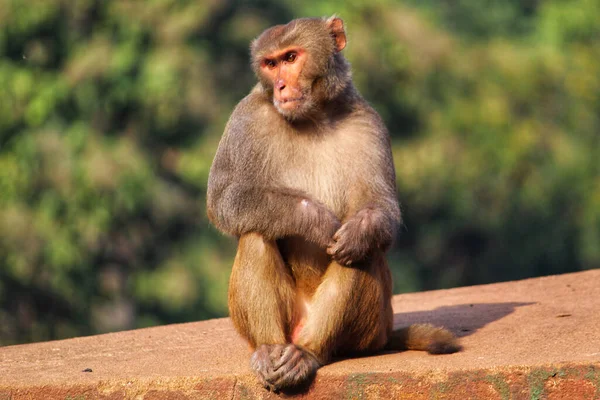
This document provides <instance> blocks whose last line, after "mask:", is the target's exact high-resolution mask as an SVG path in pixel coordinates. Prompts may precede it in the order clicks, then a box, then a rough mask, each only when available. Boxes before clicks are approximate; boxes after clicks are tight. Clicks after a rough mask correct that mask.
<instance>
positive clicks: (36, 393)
mask: <svg viewBox="0 0 600 400" xmlns="http://www.w3.org/2000/svg"><path fill="white" fill-rule="evenodd" d="M394 310H395V313H396V315H395V323H396V325H397V326H404V325H408V324H411V323H416V322H431V323H434V324H439V325H444V326H447V327H449V328H450V329H451V330H453V331H454V332H456V333H457V334H458V335H459V336H461V342H462V344H463V346H464V350H463V351H462V352H460V353H457V354H452V355H444V356H431V355H427V354H425V353H422V352H414V351H407V352H401V353H387V354H378V355H374V356H371V357H363V358H356V359H347V360H338V361H336V362H334V363H333V364H331V365H328V366H326V367H324V368H322V369H320V370H319V373H318V374H317V378H316V380H315V382H314V384H313V385H312V387H311V388H310V390H309V391H308V392H307V393H303V394H300V395H297V396H296V397H297V398H310V399H332V398H347V399H355V398H356V399H380V398H381V399H392V398H393V399H416V400H418V399H460V400H464V399H573V400H577V399H585V400H588V399H600V312H599V310H600V270H593V271H586V272H580V273H574V274H566V275H559V276H551V277H544V278H536V279H529V280H524V281H517V282H506V283H499V284H492V285H483V286H474V287H466V288H456V289H449V290H439V291H432V292H423V293H412V294H405V295H400V296H396V297H395V298H394ZM249 355H250V352H249V349H248V346H247V345H246V344H245V343H244V342H243V341H242V340H241V339H240V338H239V337H238V336H237V335H236V333H235V331H234V330H233V327H232V326H231V323H230V321H229V320H228V319H217V320H211V321H204V322H197V323H189V324H180V325H169V326H162V327H156V328H148V329H140V330H136V331H129V332H120V333H113V334H107V335H99V336H90V337H81V338H75V339H69V340H62V341H54V342H45V343H35V344H29V345H21V346H9V347H3V348H0V400H5V399H6V400H8V399H10V400H16V399H49V400H52V399H60V400H66V399H72V400H76V399H77V400H83V399H123V398H131V399H134V398H135V399H221V398H224V399H270V398H273V399H281V398H287V397H289V396H286V395H275V394H272V393H269V392H267V391H265V390H264V389H263V388H262V387H260V386H259V385H258V384H257V383H256V381H255V378H254V376H253V375H252V373H251V372H250V370H249V367H248V358H249ZM87 368H90V369H91V370H92V372H82V371H84V370H85V369H87Z"/></svg>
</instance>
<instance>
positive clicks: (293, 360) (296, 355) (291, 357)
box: [273, 345, 303, 374]
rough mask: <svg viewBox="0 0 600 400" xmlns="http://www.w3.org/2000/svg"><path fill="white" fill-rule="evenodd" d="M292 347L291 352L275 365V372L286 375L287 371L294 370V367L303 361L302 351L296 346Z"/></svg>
mask: <svg viewBox="0 0 600 400" xmlns="http://www.w3.org/2000/svg"><path fill="white" fill-rule="evenodd" d="M290 347H291V351H290V352H289V353H288V354H286V355H285V357H282V358H281V360H279V362H277V363H276V364H275V366H274V368H273V370H274V371H275V372H279V371H280V370H281V373H282V374H285V373H286V372H287V371H289V370H290V369H291V368H293V366H294V365H296V364H298V363H299V362H300V361H302V355H303V354H302V351H301V350H299V349H298V348H296V347H295V346H294V345H291V346H290Z"/></svg>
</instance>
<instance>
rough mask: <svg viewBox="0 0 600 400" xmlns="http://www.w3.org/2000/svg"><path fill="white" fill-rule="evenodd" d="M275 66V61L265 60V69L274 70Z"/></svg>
mask: <svg viewBox="0 0 600 400" xmlns="http://www.w3.org/2000/svg"><path fill="white" fill-rule="evenodd" d="M276 65H277V63H276V62H275V60H270V59H266V60H265V67H267V68H269V69H273V68H275V66H276Z"/></svg>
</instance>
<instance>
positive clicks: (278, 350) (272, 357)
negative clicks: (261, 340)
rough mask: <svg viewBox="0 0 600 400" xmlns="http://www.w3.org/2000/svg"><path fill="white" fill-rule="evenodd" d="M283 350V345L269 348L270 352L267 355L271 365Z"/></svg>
mask: <svg viewBox="0 0 600 400" xmlns="http://www.w3.org/2000/svg"><path fill="white" fill-rule="evenodd" d="M284 349H285V346H284V345H283V344H276V345H273V346H271V351H270V353H269V357H270V360H271V363H272V362H273V360H277V359H279V358H280V357H281V353H283V351H284Z"/></svg>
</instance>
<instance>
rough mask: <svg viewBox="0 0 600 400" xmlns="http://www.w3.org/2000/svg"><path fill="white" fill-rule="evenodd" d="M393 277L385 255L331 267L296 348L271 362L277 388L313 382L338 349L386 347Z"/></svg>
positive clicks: (295, 340)
mask: <svg viewBox="0 0 600 400" xmlns="http://www.w3.org/2000/svg"><path fill="white" fill-rule="evenodd" d="M391 290H392V288H391V277H390V273H389V269H388V268H387V264H386V263H385V259H384V258H383V255H381V256H376V257H374V258H373V259H372V261H371V263H370V265H364V266H361V267H359V268H352V267H345V266H342V265H340V264H338V263H336V262H333V263H331V264H330V265H329V266H328V268H327V271H326V272H325V274H324V276H323V280H322V282H321V284H320V285H319V287H318V288H317V290H316V292H315V294H314V295H313V296H312V299H311V301H310V302H309V305H308V307H307V310H308V311H307V314H306V315H305V321H304V323H303V324H302V325H300V326H298V327H296V328H295V329H294V332H293V333H292V340H293V344H288V345H287V346H286V347H285V349H283V351H282V353H281V356H280V357H279V359H275V360H274V361H273V368H274V369H273V373H272V374H270V375H267V377H266V379H267V380H268V381H269V382H270V383H271V384H272V385H273V386H274V387H275V388H284V387H290V386H297V385H300V384H302V383H303V382H306V381H307V380H309V379H310V378H311V377H312V376H313V375H314V373H315V372H316V370H317V369H318V368H319V366H321V365H324V364H326V363H327V362H328V361H329V360H330V358H331V356H332V354H333V353H335V352H336V351H354V352H360V351H375V350H380V349H382V348H383V347H384V346H385V344H386V342H387V340H388V335H389V334H390V333H391V330H392V323H393V314H392V308H391V303H390V299H391Z"/></svg>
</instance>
